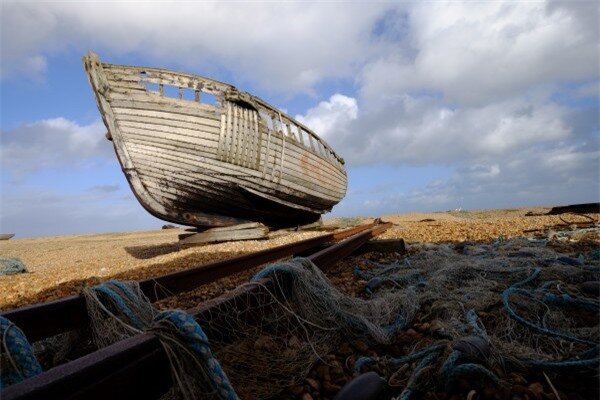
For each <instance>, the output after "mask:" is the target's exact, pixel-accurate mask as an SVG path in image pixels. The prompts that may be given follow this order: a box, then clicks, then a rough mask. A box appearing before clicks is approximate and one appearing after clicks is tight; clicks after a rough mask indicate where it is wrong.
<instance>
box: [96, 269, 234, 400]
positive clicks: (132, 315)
mask: <svg viewBox="0 0 600 400" xmlns="http://www.w3.org/2000/svg"><path fill="white" fill-rule="evenodd" d="M92 290H93V291H95V292H96V293H99V294H101V295H102V296H99V298H101V300H103V301H107V302H110V305H111V306H112V307H113V308H114V309H115V310H116V311H117V312H118V313H119V314H120V316H119V317H120V318H123V319H125V321H124V322H126V323H127V324H129V325H132V326H135V327H136V328H138V329H140V330H146V331H148V332H153V331H154V332H155V333H156V332H158V331H160V330H161V328H162V329H167V330H168V329H169V328H170V327H171V326H173V327H175V328H176V331H177V334H178V336H179V337H180V338H181V339H182V341H183V343H185V344H186V345H187V346H188V348H189V349H191V350H192V351H193V353H194V354H195V357H197V358H198V360H199V361H200V362H201V364H202V365H203V366H204V367H205V368H206V369H207V371H208V372H209V373H208V376H209V381H210V385H211V386H212V389H213V390H214V391H215V392H216V394H217V395H218V397H219V398H220V399H221V400H237V399H238V396H237V394H236V393H235V390H234V389H233V387H232V386H231V383H230V382H229V379H228V378H227V375H226V374H225V372H224V371H223V368H222V367H221V365H220V364H219V362H218V361H217V359H216V358H215V357H214V356H213V354H212V351H211V349H210V346H209V342H208V338H207V336H206V334H205V333H204V331H203V330H202V328H201V327H200V325H199V324H198V323H197V322H196V320H195V319H194V318H193V317H192V316H191V315H189V314H187V313H185V312H184V311H181V310H166V311H162V312H159V313H157V314H155V316H154V319H153V320H152V321H142V319H140V318H138V316H137V315H136V312H135V311H134V310H132V308H131V307H130V306H129V305H128V302H127V301H126V300H125V298H127V299H128V300H129V302H130V303H131V304H132V305H133V306H134V307H135V308H137V309H138V310H139V311H140V312H141V311H143V310H144V307H147V309H146V310H148V308H151V309H152V311H153V313H154V309H153V308H152V305H151V304H150V303H149V302H148V299H147V298H145V297H143V295H142V294H141V293H140V294H138V293H136V292H134V291H133V290H132V289H131V288H130V287H129V286H128V285H126V284H124V283H123V282H120V281H115V280H111V281H107V282H104V283H101V284H100V285H97V286H94V287H93V288H92ZM159 338H160V335H159Z"/></svg>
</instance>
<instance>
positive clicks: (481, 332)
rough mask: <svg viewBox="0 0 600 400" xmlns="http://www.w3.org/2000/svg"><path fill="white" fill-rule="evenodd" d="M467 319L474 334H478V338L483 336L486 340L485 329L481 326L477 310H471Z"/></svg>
mask: <svg viewBox="0 0 600 400" xmlns="http://www.w3.org/2000/svg"><path fill="white" fill-rule="evenodd" d="M465 317H466V319H467V322H468V323H469V326H471V328H472V329H473V332H474V333H475V334H477V335H478V336H481V337H483V338H485V337H486V336H487V333H486V331H485V328H483V327H481V326H479V322H478V318H477V313H476V312H475V310H473V309H471V310H469V311H467V314H466V316H465Z"/></svg>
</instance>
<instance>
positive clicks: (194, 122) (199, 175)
mask: <svg viewBox="0 0 600 400" xmlns="http://www.w3.org/2000/svg"><path fill="white" fill-rule="evenodd" d="M84 64H85V67H86V71H87V72H88V75H89V78H90V82H91V84H92V87H93V89H94V92H95V94H96V99H97V101H98V106H99V109H100V111H101V113H102V116H103V119H104V122H105V125H106V126H107V129H108V133H107V136H108V137H109V138H111V139H112V141H113V144H114V147H115V151H116V154H117V158H118V159H119V162H120V163H121V166H122V169H123V172H124V173H125V175H126V177H127V179H128V181H129V183H130V186H131V188H132V191H133V192H134V194H135V195H136V198H137V199H138V200H139V201H140V203H141V204H142V205H143V206H144V208H146V210H148V211H149V212H150V213H151V214H153V215H154V216H156V217H158V218H160V219H163V220H167V221H170V222H175V223H179V224H184V225H190V226H197V227H216V226H229V225H236V224H240V223H245V222H250V221H255V222H262V223H265V224H267V225H269V226H278V227H279V226H294V225H301V224H305V223H311V222H314V221H315V220H317V219H318V218H319V217H320V215H321V214H322V213H324V212H327V211H329V210H330V209H331V207H333V206H334V205H335V204H337V203H338V202H339V201H340V200H341V199H342V198H343V197H344V195H345V192H346V183H347V181H346V172H345V169H344V167H343V161H341V159H340V158H339V157H338V156H337V154H335V153H334V152H333V150H331V149H330V148H329V146H328V145H326V143H324V142H323V141H322V140H321V139H320V138H318V137H317V136H316V135H314V133H312V132H309V131H308V128H306V127H304V126H302V125H301V124H299V123H298V122H297V121H294V120H293V119H291V118H290V117H289V116H287V115H285V114H282V113H280V112H279V111H277V110H276V109H274V108H272V107H270V106H268V105H267V104H266V103H264V102H262V101H261V100H260V99H257V98H255V97H253V96H250V95H248V94H244V93H241V92H238V91H237V89H235V88H233V87H232V86H230V85H227V84H223V83H220V82H217V81H212V80H208V79H207V78H201V77H196V76H193V75H186V74H180V73H174V72H171V71H166V70H159V69H150V68H141V67H126V66H117V65H111V64H102V63H100V62H99V60H98V58H97V56H95V55H93V54H90V55H88V56H86V57H85V58H84ZM152 85H155V87H157V88H158V90H151V89H152ZM165 87H167V88H176V95H175V96H169V95H168V93H165V92H167V91H166V90H165ZM184 90H187V91H188V92H191V93H193V94H194V95H195V96H191V98H190V97H188V98H185V97H184V96H185V93H184ZM188 94H189V93H188ZM206 96H214V98H215V101H213V102H212V103H210V102H206V101H204V102H202V101H201V100H200V99H201V98H202V97H206Z"/></svg>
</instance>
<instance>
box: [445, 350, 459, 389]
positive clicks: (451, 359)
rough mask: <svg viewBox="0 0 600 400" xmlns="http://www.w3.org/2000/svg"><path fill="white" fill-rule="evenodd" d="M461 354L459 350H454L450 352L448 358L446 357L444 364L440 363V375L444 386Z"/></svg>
mask: <svg viewBox="0 0 600 400" xmlns="http://www.w3.org/2000/svg"><path fill="white" fill-rule="evenodd" d="M461 356H462V353H461V352H460V351H458V350H454V351H453V352H452V353H450V355H449V356H448V358H446V361H444V364H442V367H441V368H440V375H441V379H442V382H444V384H445V385H446V386H448V382H449V380H450V375H451V374H452V371H453V370H454V369H455V368H456V364H457V363H458V360H459V359H460V357H461Z"/></svg>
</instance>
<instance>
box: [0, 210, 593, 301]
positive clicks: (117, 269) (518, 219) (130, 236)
mask: <svg viewBox="0 0 600 400" xmlns="http://www.w3.org/2000/svg"><path fill="white" fill-rule="evenodd" d="M548 210H549V208H525V209H517V210H481V211H455V212H439V213H409V214H395V215H386V216H383V217H382V219H383V220H384V221H389V222H392V223H394V224H395V225H394V226H393V227H392V228H391V229H389V230H388V231H387V232H385V233H384V234H383V235H381V236H380V238H382V239H390V238H403V239H405V240H406V241H407V242H408V243H411V242H436V243H437V242H449V241H453V242H461V241H465V240H476V241H488V240H494V239H496V238H498V237H499V236H504V237H512V236H523V235H534V233H524V231H526V230H531V229H543V228H545V227H549V226H553V225H556V224H560V223H563V221H561V219H560V217H559V216H526V215H525V214H527V213H528V212H533V213H535V214H540V213H545V212H547V211H548ZM590 215H591V217H593V218H594V219H596V220H598V219H599V218H600V214H590ZM562 218H563V219H564V220H567V221H569V222H586V221H589V219H587V218H585V217H582V216H576V215H572V214H565V215H563V216H562ZM371 221H372V218H352V219H331V220H328V221H326V224H341V225H342V226H343V225H345V224H348V223H349V222H350V223H351V224H356V223H367V222H371ZM180 233H182V231H181V230H179V229H167V230H158V231H145V232H125V233H109V234H99V235H79V236H56V237H43V238H34V239H18V238H17V239H11V240H9V241H3V242H0V255H2V256H7V257H19V258H20V259H21V260H22V261H23V262H24V263H25V265H26V266H27V269H28V271H29V272H28V273H26V274H19V275H11V276H0V293H2V294H3V295H2V296H1V297H0V310H7V309H10V308H14V307H19V306H23V305H26V304H32V303H36V302H41V301H48V300H53V299H57V298H60V297H63V296H67V295H70V294H75V293H77V292H78V291H79V290H80V289H81V288H82V287H83V286H84V285H90V284H97V283H98V282H101V281H104V280H107V279H111V278H118V279H136V280H139V279H143V278H148V277H152V276H158V275H163V274H166V273H169V272H174V271H178V270H182V269H186V268H190V267H192V266H196V265H199V264H202V263H206V262H208V261H215V260H221V259H224V258H229V257H232V256H235V255H240V254H244V253H248V252H253V251H257V250H262V249H265V248H270V247H275V246H279V245H281V244H285V243H290V242H293V241H297V240H302V239H307V238H310V237H314V236H318V235H322V234H323V233H321V232H302V233H298V232H283V231H280V232H272V233H271V234H270V238H269V239H268V240H261V241H257V240H251V241H244V242H229V243H221V244H212V245H206V246H201V247H193V248H189V249H184V250H180V249H179V247H178V245H177V240H178V235H179V234H180ZM254 272H255V270H253V271H250V272H246V273H242V274H238V275H236V276H233V277H228V278H223V279H221V280H219V281H218V282H215V283H213V284H211V285H207V286H204V287H202V288H200V289H198V290H195V291H192V292H190V293H186V294H183V295H181V296H179V297H178V298H173V299H167V300H165V302H164V303H161V305H163V304H164V305H165V306H168V307H172V306H178V307H184V306H188V305H190V304H193V302H198V301H201V300H205V299H207V298H211V297H214V296H217V295H219V294H221V293H223V292H224V291H226V290H230V289H233V288H234V287H235V286H236V285H238V284H239V283H241V282H243V281H244V280H247V278H248V277H249V276H251V275H252V273H254ZM196 304H197V303H196Z"/></svg>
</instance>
